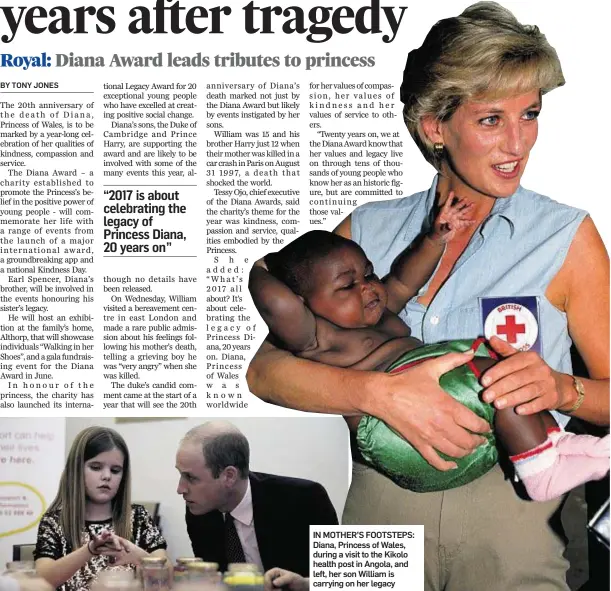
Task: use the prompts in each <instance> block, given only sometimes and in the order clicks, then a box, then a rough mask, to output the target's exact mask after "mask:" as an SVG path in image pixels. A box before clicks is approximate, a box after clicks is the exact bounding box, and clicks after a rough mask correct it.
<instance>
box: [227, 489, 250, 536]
mask: <svg viewBox="0 0 611 591" xmlns="http://www.w3.org/2000/svg"><path fill="white" fill-rule="evenodd" d="M230 513H231V516H232V517H233V518H234V519H235V520H236V521H239V522H240V523H242V524H244V525H251V524H252V491H251V490H250V478H249V479H248V486H247V487H246V492H245V493H244V496H243V497H242V500H241V501H240V502H239V503H238V506H237V507H236V508H235V509H234V510H233V511H231V512H230Z"/></svg>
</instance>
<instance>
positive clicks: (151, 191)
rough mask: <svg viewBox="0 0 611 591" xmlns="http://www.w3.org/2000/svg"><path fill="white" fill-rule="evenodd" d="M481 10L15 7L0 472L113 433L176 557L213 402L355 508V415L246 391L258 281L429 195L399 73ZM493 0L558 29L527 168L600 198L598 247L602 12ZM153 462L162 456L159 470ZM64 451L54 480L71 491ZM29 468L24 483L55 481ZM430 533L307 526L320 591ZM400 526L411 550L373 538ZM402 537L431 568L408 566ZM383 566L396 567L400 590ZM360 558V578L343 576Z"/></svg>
mask: <svg viewBox="0 0 611 591" xmlns="http://www.w3.org/2000/svg"><path fill="white" fill-rule="evenodd" d="M468 5H469V2H456V1H439V2H435V3H432V2H426V1H425V0H417V1H414V2H410V3H403V4H401V5H400V4H398V3H392V2H390V1H389V0H366V1H364V2H363V1H361V2H358V3H347V2H343V3H342V2H334V3H331V4H329V3H327V4H325V5H323V4H322V3H317V2H316V1H311V0H308V1H306V2H299V3H296V4H288V3H287V4H281V3H267V2H261V1H260V0H251V1H250V2H248V3H246V2H234V1H232V2H229V1H227V2H225V3H223V2H218V3H206V4H203V3H198V2H197V1H196V0H156V1H155V0H151V1H150V2H142V1H140V2H134V1H131V0H127V1H125V2H117V1H116V0H107V1H105V2H100V3H98V4H88V5H85V4H84V3H81V2H74V1H72V0H65V1H64V2H62V3H61V4H60V3H55V2H48V1H47V0H40V1H39V2H38V3H21V4H20V5H17V4H10V3H8V2H5V3H3V5H2V6H1V7H0V50H1V52H0V437H2V439H0V449H1V450H2V452H3V454H2V457H1V459H2V462H3V463H2V464H0V471H2V475H1V476H0V481H4V482H9V481H10V482H12V481H17V480H20V476H19V474H13V473H12V472H11V471H13V470H17V469H19V470H22V469H24V465H26V466H27V465H28V464H30V465H31V464H32V463H34V464H35V466H36V467H37V468H42V467H43V466H44V465H45V464H46V460H45V459H44V455H45V454H44V453H42V452H44V451H49V453H50V451H51V450H56V449H57V442H60V443H59V445H60V446H61V445H63V442H64V437H65V438H66V443H67V445H68V446H69V445H70V444H71V442H72V441H74V438H75V437H76V435H77V433H78V432H79V431H80V430H81V429H83V428H85V427H88V426H91V425H105V426H108V427H113V428H116V429H118V430H120V431H121V432H122V433H124V434H126V436H127V437H128V438H131V439H130V447H131V446H132V445H134V447H136V448H137V452H136V453H137V458H138V461H140V462H141V464H142V466H141V468H140V470H141V471H140V478H139V479H138V478H135V477H134V487H135V488H134V494H135V496H137V497H139V498H140V499H144V498H150V497H154V496H157V498H156V500H159V499H161V500H162V506H161V510H162V513H161V515H162V523H164V524H165V529H164V534H165V535H166V537H167V538H168V541H169V542H170V544H169V545H170V548H171V547H172V542H173V543H174V548H171V551H170V553H171V555H172V556H173V557H176V556H180V555H189V554H191V546H190V544H189V540H188V538H187V537H186V531H185V528H184V503H183V504H182V505H181V504H180V503H182V499H180V497H179V496H177V495H176V494H175V482H174V480H175V478H174V475H175V473H174V472H173V466H174V454H175V450H176V446H177V444H178V442H179V441H180V438H181V437H182V436H183V435H184V433H185V432H186V431H187V430H188V429H189V428H191V427H192V426H195V425H197V424H199V423H202V422H203V421H205V420H208V419H210V418H220V417H222V418H225V419H229V420H231V421H233V422H234V423H235V424H236V425H238V426H239V427H240V428H241V429H243V430H244V431H245V432H247V433H248V436H249V439H250V440H251V447H252V446H253V441H256V442H257V445H258V446H259V447H258V448H257V449H258V450H259V451H260V453H259V454H257V456H258V457H257V461H258V462H259V464H258V467H257V469H258V470H262V471H268V472H282V470H284V472H283V473H286V474H290V475H294V476H299V477H304V478H310V479H312V480H316V481H321V482H323V484H324V485H325V487H326V488H327V490H328V491H329V494H330V496H331V499H332V501H333V504H334V506H335V509H336V511H337V514H338V515H339V517H340V519H341V511H342V509H343V507H344V502H345V497H346V493H347V490H348V486H349V481H350V475H349V474H350V467H349V448H348V436H347V431H346V429H345V425H344V423H343V421H342V420H341V419H340V418H337V417H336V418H328V417H323V416H321V415H317V414H313V413H312V414H306V413H301V412H298V411H294V410H291V409H289V408H284V407H282V406H279V405H274V404H268V403H266V402H264V401H262V400H261V399H259V398H258V397H256V396H254V395H253V394H251V393H250V392H249V389H248V385H247V383H246V378H245V376H246V370H247V368H248V364H249V362H250V360H251V359H252V357H253V355H254V354H255V352H256V351H257V349H258V348H259V346H260V345H261V343H262V342H263V340H264V339H265V337H266V335H267V334H268V328H267V326H266V325H265V323H264V322H263V321H262V319H261V317H260V315H259V313H258V312H257V310H256V308H255V306H254V304H253V302H252V299H251V297H250V295H249V292H248V275H249V271H250V269H251V267H252V265H253V264H254V263H255V261H257V260H258V259H260V258H262V257H264V256H265V255H266V254H267V253H270V252H274V251H277V250H279V249H280V248H282V246H283V245H286V244H288V243H289V242H291V241H292V240H294V239H295V238H297V237H298V236H300V235H302V234H303V233H304V232H307V231H309V230H313V229H322V230H333V229H334V228H335V227H336V226H337V225H338V224H339V223H340V222H341V221H342V220H344V219H345V218H346V217H347V216H348V215H349V214H350V213H351V212H352V211H353V210H354V209H355V208H356V207H357V206H359V205H361V204H364V203H368V202H372V201H380V200H388V199H394V198H398V197H402V196H407V195H411V194H413V193H416V192H418V191H423V190H427V189H428V187H429V186H430V185H431V181H432V179H433V177H434V174H435V171H434V169H433V168H432V167H431V166H430V165H429V164H428V163H427V162H426V161H425V160H424V158H423V157H422V155H421V153H420V151H419V150H418V148H417V146H416V145H415V143H414V142H413V140H412V138H411V137H410V135H409V133H408V131H407V129H406V126H405V123H404V120H403V115H402V107H403V105H402V103H401V101H400V85H401V80H402V73H403V69H404V67H405V61H406V57H407V54H408V52H409V51H410V50H412V49H414V48H415V47H418V46H420V45H421V43H422V41H423V40H424V38H425V36H426V34H427V32H428V31H429V30H430V28H431V27H432V26H433V25H434V23H435V22H437V21H438V20H440V19H443V18H447V17H450V16H456V15H458V14H459V13H460V12H462V10H464V9H465V8H466V7H467V6H468ZM503 5H504V6H506V7H507V8H508V9H509V10H511V11H512V12H513V13H514V14H515V16H516V17H517V19H518V20H519V21H520V22H522V23H532V24H536V25H537V26H538V27H539V28H540V29H541V31H543V33H544V34H545V35H546V37H547V39H548V41H549V42H550V44H551V45H552V46H553V47H554V48H555V49H556V51H557V53H558V55H559V57H560V61H561V63H562V69H563V73H564V76H565V78H566V85H565V86H563V87H561V88H559V89H557V90H554V91H553V92H551V93H549V94H546V95H545V96H544V97H543V109H542V113H541V117H540V118H539V137H538V139H537V144H536V147H535V148H534V149H533V151H532V153H531V157H530V161H529V163H528V168H527V169H526V170H525V172H524V175H523V178H522V185H523V186H525V187H527V188H529V189H533V190H535V191H537V192H538V193H540V194H542V195H547V196H550V197H551V198H553V199H554V200H556V201H559V202H560V203H563V204H567V205H571V206H574V207H578V208H581V209H584V210H586V211H588V213H589V214H590V216H591V218H592V219H593V220H594V222H595V224H596V227H597V228H598V231H599V232H600V234H601V237H602V239H603V241H604V242H605V244H607V245H608V242H609V236H610V232H611V229H610V227H609V216H608V205H607V199H606V192H607V190H606V188H605V187H604V186H601V185H602V183H601V180H602V178H604V174H605V173H604V169H605V165H604V150H605V142H606V139H607V137H608V135H609V120H608V117H607V116H606V114H605V108H604V107H603V106H601V102H602V100H604V97H605V96H606V86H607V84H606V76H605V74H604V73H605V72H606V69H607V68H606V65H607V64H606V57H607V56H608V49H607V46H606V39H607V31H606V28H607V26H606V24H607V17H608V16H609V15H608V9H607V8H603V7H601V6H600V5H599V4H597V3H594V2H582V3H580V4H579V5H575V4H558V3H553V2H537V3H532V2H529V3H527V2H519V1H510V0H507V1H504V2H503ZM599 111H602V113H601V112H599ZM559 256H562V253H559ZM584 264H585V262H584ZM185 417H189V418H188V419H186V418H185ZM41 419H45V420H46V425H45V424H44V423H43V424H41V423H40V420H41ZM29 420H32V421H34V422H33V423H31V424H29V423H28V421H29ZM23 421H25V422H23ZM20 434H21V435H20ZM20 437H22V439H23V440H22V441H19V438H20ZM157 440H159V441H157ZM50 441H55V444H54V445H51V444H50V443H49V442H50ZM136 442H141V443H136ZM144 442H146V444H145V443H144ZM280 442H284V445H285V449H284V450H280V449H279V447H283V445H281V444H280ZM3 445H4V447H2V446H3ZM255 447H256V446H255ZM151 450H154V451H151ZM149 451H151V455H149V453H148V452H149ZM41 453H42V455H41ZM53 453H56V451H53ZM155 457H156V458H157V459H155ZM11 458H12V459H11ZM163 462H166V463H167V471H165V475H164V474H161V473H160V474H153V473H151V468H152V467H153V466H155V467H159V471H160V472H164V470H165V469H164V470H162V469H161V464H162V463H163ZM60 464H61V462H60ZM144 466H146V467H147V469H146V470H145V469H144ZM296 466H298V467H299V468H296ZM5 468H7V472H6V473H5ZM54 470H55V472H54V474H52V475H50V476H49V477H48V478H49V479H50V481H51V483H54V484H51V485H50V484H49V482H48V481H47V482H46V483H45V484H44V485H40V486H41V487H42V488H41V490H42V489H44V490H48V489H51V491H54V490H55V488H54V487H56V486H57V482H58V479H59V475H60V473H61V466H55V465H54ZM136 470H137V468H136V462H134V471H136ZM9 472H10V473H9ZM34 472H35V473H36V476H34V475H32V474H31V471H30V472H26V475H25V476H23V479H24V481H25V480H28V479H34V478H35V477H36V478H42V471H41V470H38V469H37V470H35V471H34ZM152 472H155V470H154V469H153V470H152ZM136 474H137V472H134V475H136ZM0 484H1V483H0ZM36 486H38V485H36ZM11 490H12V489H11ZM23 490H26V489H23ZM28 490H29V489H28ZM151 491H157V492H155V493H151ZM13 492H14V491H13ZM11 494H12V493H11ZM28 494H29V493H28ZM54 494H55V493H54V492H49V493H48V494H47V493H45V495H44V499H42V496H40V495H39V496H38V497H36V498H37V499H38V498H40V499H42V500H40V504H39V505H37V508H36V509H31V510H30V509H28V511H29V513H30V514H28V515H29V517H28V518H26V516H24V515H21V514H18V511H19V509H17V510H16V511H17V513H14V512H13V513H11V514H10V519H11V520H15V519H17V520H18V521H19V520H21V521H19V523H17V524H15V523H13V521H11V524H10V527H9V526H8V525H7V527H6V528H4V526H3V527H0V537H2V536H5V534H6V533H7V532H8V533H10V535H8V534H7V536H5V538H6V540H7V544H6V545H5V546H3V547H2V555H1V556H0V558H1V559H2V562H3V563H4V562H6V561H7V560H8V559H9V556H8V554H9V553H10V546H9V545H8V544H15V543H31V542H34V541H35V539H36V524H37V523H38V519H39V518H40V515H41V514H42V513H43V512H44V509H45V507H47V506H48V504H49V503H50V501H51V500H52V498H53V495H54ZM24 498H25V497H24ZM179 501H180V503H179ZM28 502H29V501H28ZM38 502H39V501H37V500H34V501H32V503H33V504H36V503H38ZM9 511H15V510H14V509H9ZM5 517H6V518H7V519H8V517H9V514H8V513H7V514H5ZM30 517H31V519H29V518H30ZM26 522H27V523H26ZM7 523H8V522H7ZM418 527H421V526H414V528H412V529H411V530H409V531H408V529H409V528H407V529H406V528H402V527H398V526H394V527H393V528H387V530H384V531H385V532H386V533H384V532H380V531H377V530H375V529H371V530H367V531H365V530H363V531H360V530H358V531H357V530H356V529H355V530H354V531H353V534H354V535H353V536H352V538H353V540H352V541H351V542H347V541H346V540H343V541H342V542H341V543H342V544H347V546H346V549H347V550H348V551H350V552H353V553H358V552H364V553H366V552H370V553H371V554H373V555H374V557H375V554H376V552H375V549H376V548H378V549H379V548H380V547H381V548H396V552H397V556H396V559H395V558H393V559H392V560H391V561H390V562H388V564H386V563H385V562H384V561H383V560H382V559H379V560H378V559H375V558H373V559H372V558H371V557H370V559H369V563H368V564H367V565H365V562H366V559H363V560H362V561H361V558H362V557H361V558H359V557H358V556H357V554H353V558H349V557H348V555H345V556H344V559H343V561H342V558H341V556H340V557H339V558H338V556H339V552H338V554H337V555H334V556H335V557H334V558H331V557H329V558H328V559H326V558H324V557H325V556H326V555H327V554H328V553H329V552H330V551H331V550H332V551H333V552H335V551H336V550H338V551H339V550H340V549H341V548H342V547H341V546H337V544H338V543H339V542H338V541H337V540H338V539H339V537H336V538H334V540H335V541H333V542H328V543H329V544H335V546H334V547H333V548H331V546H328V547H327V550H324V548H325V546H324V544H323V542H322V541H321V539H322V537H323V533H324V537H331V538H333V536H334V535H335V534H333V533H332V531H331V530H329V531H331V533H329V532H328V531H327V532H326V533H325V532H324V531H323V530H321V531H318V532H312V535H314V537H317V536H318V539H319V541H318V542H317V543H318V544H321V546H320V547H321V548H322V550H321V552H324V554H321V559H320V560H319V565H318V568H317V565H316V564H314V565H313V567H312V570H313V571H317V572H319V575H320V577H319V579H320V581H327V582H326V583H321V584H320V585H319V586H321V587H323V588H324V587H325V586H328V587H332V586H336V587H340V588H343V585H344V583H345V586H346V587H350V586H361V585H359V584H356V583H360V582H361V581H367V586H369V587H384V586H387V587H390V588H393V587H395V588H408V587H407V584H408V583H410V584H413V585H414V586H413V587H409V588H414V589H420V588H424V587H423V582H422V572H423V571H422V569H423V566H422V565H423V557H422V551H421V548H422V547H421V543H422V536H423V534H422V531H421V529H418ZM382 529H383V528H382ZM391 530H392V531H391ZM376 532H377V533H376ZM393 532H394V533H393ZM408 534H409V535H408ZM15 536H17V538H16V537H15ZM384 536H386V538H385V537H384ZM393 536H394V537H393ZM391 537H393V540H395V541H396V540H399V541H397V542H396V543H397V544H398V545H397V546H379V544H380V543H383V544H388V543H395V542H394V541H393V542H389V541H388V539H390V538H391ZM395 538H396V539H395ZM414 538H415V539H417V543H415V542H414V541H413V540H414ZM360 539H363V540H365V542H363V543H364V544H367V547H365V546H361V547H358V543H360V542H359V540H360ZM380 539H382V542H380ZM15 540H17V541H15ZM312 541H314V539H313V540H312ZM376 543H377V544H378V546H375V545H373V544H376ZM350 544H352V545H353V546H354V547H349V548H348V546H349V545H350ZM412 544H414V545H412ZM314 547H315V546H313V548H314ZM363 548H366V549H365V550H363ZM329 549H330V550H329ZM403 551H405V552H406V555H407V553H408V551H409V553H410V555H411V557H412V559H413V560H414V561H415V562H413V563H412V565H417V566H412V567H410V568H409V569H408V566H407V562H408V560H407V559H406V560H404V562H405V564H404V565H402V562H401V561H402V560H403V558H402V554H401V552H403ZM393 552H394V550H393ZM329 556H330V554H329ZM372 560H373V562H372ZM359 561H361V562H362V564H361V562H359ZM391 563H392V564H391ZM321 565H322V566H321ZM379 569H382V570H384V569H386V571H388V572H391V573H398V574H396V577H397V578H396V580H395V583H394V584H391V583H392V578H393V576H394V575H389V576H388V577H386V578H384V577H382V579H378V578H376V575H375V571H376V570H379ZM401 569H404V571H401ZM408 570H409V572H408ZM344 571H345V572H348V571H350V572H351V573H354V574H352V575H350V577H354V578H355V580H354V581H352V580H350V578H346V579H344V577H343V576H342V577H341V579H338V580H334V577H335V576H339V573H340V572H344ZM406 573H407V574H406ZM376 581H377V584H376ZM397 581H399V583H397ZM340 583H341V585H340ZM355 584H356V585H355Z"/></svg>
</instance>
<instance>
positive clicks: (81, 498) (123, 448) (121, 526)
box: [49, 427, 132, 550]
mask: <svg viewBox="0 0 611 591" xmlns="http://www.w3.org/2000/svg"><path fill="white" fill-rule="evenodd" d="M115 448H116V449H118V450H119V451H120V452H121V453H122V454H123V474H122V478H121V484H120V485H119V490H118V491H117V494H116V496H115V498H114V499H113V500H112V523H113V528H114V531H115V533H116V534H117V535H118V536H121V537H122V538H126V539H128V540H129V539H131V533H132V532H131V486H130V470H129V451H128V449H127V445H126V443H125V440H124V439H123V437H121V435H119V434H118V433H117V432H116V431H114V430H113V429H108V428H105V427H88V428H87V429H84V430H83V431H81V432H80V433H79V434H78V435H77V436H76V437H75V438H74V441H73V442H72V447H71V448H70V451H69V453H68V458H67V459H66V466H65V467H64V471H63V472H62V476H61V479H60V482H59V490H58V491H57V496H56V497H55V499H54V500H53V502H52V503H51V505H50V506H49V511H59V512H60V523H61V525H62V528H63V529H64V534H65V536H66V538H67V540H68V542H69V543H70V544H71V545H72V549H73V550H76V549H78V548H79V547H80V546H81V544H82V540H81V537H82V532H83V530H84V528H85V503H86V500H87V498H86V491H85V462H87V461H88V460H90V459H91V458H94V457H95V456H97V455H98V454H101V453H103V452H106V451H111V450H113V449H115Z"/></svg>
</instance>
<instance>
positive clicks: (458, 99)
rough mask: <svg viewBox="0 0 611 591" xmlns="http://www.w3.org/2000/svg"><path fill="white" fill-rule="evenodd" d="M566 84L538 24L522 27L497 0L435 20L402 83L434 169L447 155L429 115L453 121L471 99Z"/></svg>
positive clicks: (413, 127)
mask: <svg viewBox="0 0 611 591" xmlns="http://www.w3.org/2000/svg"><path fill="white" fill-rule="evenodd" d="M563 84H564V76H563V75H562V68H561V66H560V61H559V59H558V55H557V54H556V51H555V50H554V48H553V47H552V46H551V45H550V44H549V43H548V42H547V39H546V38H545V35H543V34H542V33H541V32H540V31H539V29H538V28H537V27H536V26H534V25H523V24H521V23H519V22H518V21H517V19H516V18H515V16H513V14H512V13H511V12H510V11H509V10H507V9H506V8H503V7H502V6H500V5H499V4H497V3H496V2H478V3H477V4H473V5H472V6H470V7H469V8H467V9H466V10H465V11H464V12H463V13H462V14H461V15H459V16H457V17H453V18H447V19H444V20H441V21H439V22H438V23H436V24H435V25H434V26H433V28H432V29H431V30H430V31H429V33H428V35H427V36H426V39H425V40H424V43H423V44H422V47H419V48H418V49H414V50H413V51H410V53H409V55H408V56H407V64H406V65H405V71H404V73H403V83H402V84H401V101H402V102H403V103H404V105H405V106H404V108H403V117H404V119H405V123H406V125H407V129H408V130H409V132H410V134H411V136H412V138H413V139H414V141H415V142H416V144H417V146H418V148H420V151H421V152H422V154H423V156H424V157H425V158H426V159H427V161H428V162H430V163H431V164H432V165H433V166H434V167H435V168H437V169H439V168H440V166H441V162H442V158H443V156H442V155H440V154H439V153H436V152H435V150H434V148H433V144H432V143H431V141H430V140H429V139H428V138H427V137H426V134H425V133H424V131H423V129H422V119H423V117H424V116H433V117H435V118H436V119H438V120H439V121H448V120H449V119H450V118H451V117H452V115H453V114H454V113H455V112H456V109H458V107H459V106H460V105H461V104H463V103H464V102H465V101H468V100H479V99H485V100H494V99H496V98H503V97H509V96H514V95H519V94H525V93H527V92H531V91H533V90H538V91H539V92H540V93H541V94H544V93H546V92H549V91H550V90H553V89H554V88H557V87H558V86H562V85H563Z"/></svg>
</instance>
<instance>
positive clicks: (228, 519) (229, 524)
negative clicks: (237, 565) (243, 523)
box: [225, 513, 246, 564]
mask: <svg viewBox="0 0 611 591" xmlns="http://www.w3.org/2000/svg"><path fill="white" fill-rule="evenodd" d="M225 552H226V556H227V564H231V563H232V562H246V558H245V556H244V550H243V548H242V544H241V543H240V538H239V537H238V532H237V530H236V528H235V523H234V522H233V517H232V516H231V513H225Z"/></svg>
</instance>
